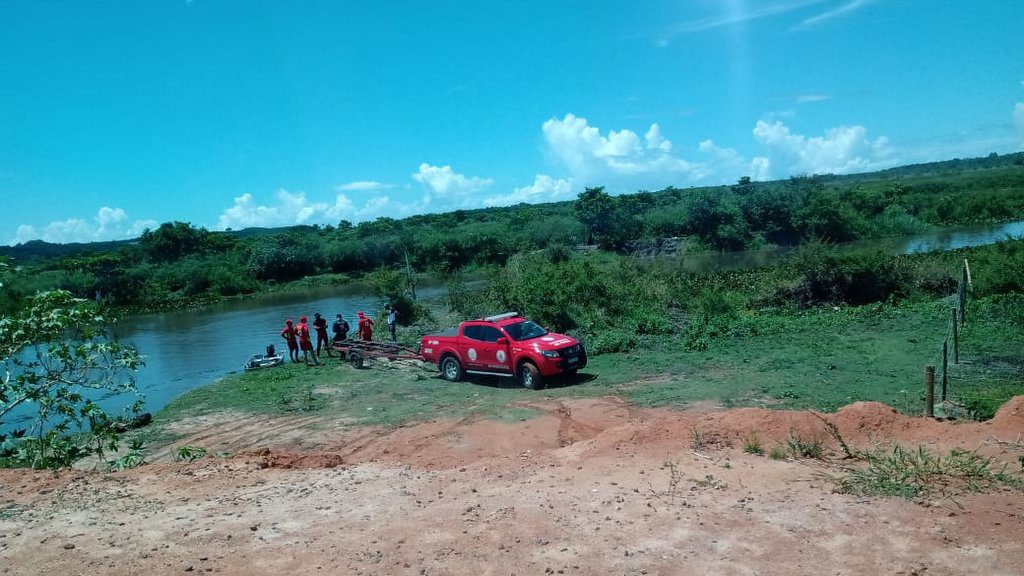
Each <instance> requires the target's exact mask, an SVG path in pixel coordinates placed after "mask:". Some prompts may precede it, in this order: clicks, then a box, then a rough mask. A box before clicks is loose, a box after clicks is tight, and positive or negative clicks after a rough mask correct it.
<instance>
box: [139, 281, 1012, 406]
mask: <svg viewBox="0 0 1024 576" xmlns="http://www.w3.org/2000/svg"><path fill="white" fill-rule="evenodd" d="M951 306H952V303H951V302H950V301H948V300H937V301H932V302H919V303H906V304H901V305H899V306H891V305H887V304H876V305H870V306H862V307H843V308H825V309H816V310H811V311H807V312H802V313H798V314H793V313H791V312H790V313H772V312H764V313H758V314H756V315H754V316H753V317H751V318H747V321H748V324H749V325H750V326H752V327H753V328H752V330H751V331H750V333H749V334H748V335H745V336H741V337H732V338H724V339H716V340H714V341H713V343H712V345H711V347H710V348H709V349H707V350H703V351H687V350H685V349H684V347H683V345H682V343H681V338H679V337H673V336H668V337H666V338H664V339H663V340H661V341H659V342H658V343H656V344H653V345H648V346H645V347H643V348H641V349H637V350H634V351H632V352H629V353H619V354H602V355H600V356H597V357H594V358H591V362H590V364H589V366H588V367H587V369H586V370H585V371H584V373H581V374H580V375H579V377H578V378H577V379H576V380H574V381H571V382H558V381H555V382H551V383H550V386H549V388H548V389H546V390H543V391H530V390H525V389H522V388H520V387H518V386H516V385H515V383H514V382H512V381H511V380H509V379H500V378H476V379H473V380H470V381H466V382H459V383H449V382H445V381H444V380H441V379H440V378H439V377H438V376H437V370H436V368H435V367H433V366H429V365H424V364H416V363H394V364H391V363H386V362H381V363H378V364H377V365H375V366H373V367H370V368H367V369H362V370H356V369H354V368H352V367H351V366H350V365H348V364H347V363H340V362H339V361H338V359H336V358H335V359H330V358H326V359H324V360H325V362H324V364H322V365H320V366H312V367H307V366H305V365H302V364H289V365H285V366H283V367H280V368H274V369H269V370H264V371H258V372H250V373H244V374H235V375H230V376H227V377H225V378H223V379H221V380H219V381H217V382H215V383H213V384H211V385H209V386H206V387H203V388H199V389H195V390H192V391H190V392H188V393H186V394H184V395H182V396H181V397H179V398H178V399H176V400H175V401H174V402H172V403H171V404H170V405H169V406H167V407H166V408H165V409H164V410H163V411H161V412H160V413H159V414H158V415H157V418H156V420H157V423H158V424H159V423H161V422H169V421H174V420H177V419H179V418H181V417H183V416H186V415H199V414H203V413H208V412H214V411H219V410H241V411H249V412H257V413H309V412H315V413H319V414H323V415H324V416H326V417H329V418H331V419H336V420H337V421H338V422H345V423H349V424H351V425H374V424H376V425H397V424H400V423H404V422H411V421H423V420H432V419H437V418H463V417H479V418H490V419H505V420H519V419H525V418H529V417H531V416H532V415H534V414H536V413H537V412H536V411H535V410H532V409H531V408H529V406H528V403H529V402H530V401H531V400H534V399H537V398H578V397H587V396H598V395H609V394H613V395H618V396H621V397H623V398H626V399H628V400H629V401H631V402H633V403H635V404H636V405H638V406H641V407H646V406H651V407H654V406H668V407H679V408H682V407H685V406H687V405H690V404H693V403H698V402H711V403H714V404H717V405H721V406H724V407H732V406H770V407H776V408H793V409H801V408H813V409H818V410H835V409H836V408H839V407H840V406H843V405H845V404H848V403H851V402H856V401H859V400H875V401H880V402H884V403H887V404H889V405H892V406H894V407H895V408H897V409H899V410H900V411H902V412H905V413H911V414H919V413H921V412H922V411H923V398H924V367H925V365H928V364H932V365H937V366H939V365H941V348H942V341H943V339H944V338H945V337H946V335H947V333H948V329H949V315H950V307H951ZM970 310H971V314H970V317H969V319H968V322H967V324H966V326H965V327H964V329H963V332H962V335H961V347H960V350H961V352H960V355H961V364H960V365H959V366H953V367H952V368H951V370H950V374H951V382H950V397H951V398H952V399H954V400H961V401H963V402H965V403H966V404H967V405H968V408H970V409H971V410H974V411H976V413H977V416H978V417H981V418H985V417H990V416H991V415H992V414H993V413H994V411H995V409H996V408H997V407H998V405H999V404H1001V403H1002V402H1003V401H1005V400H1006V399H1008V398H1009V397H1010V396H1012V395H1014V394H1022V393H1024V355H1022V354H1021V352H1020V345H1019V343H1020V342H1021V341H1024V297H1022V296H1019V295H1013V296H997V297H990V298H985V299H979V300H976V301H974V302H972V304H971V308H970Z"/></svg>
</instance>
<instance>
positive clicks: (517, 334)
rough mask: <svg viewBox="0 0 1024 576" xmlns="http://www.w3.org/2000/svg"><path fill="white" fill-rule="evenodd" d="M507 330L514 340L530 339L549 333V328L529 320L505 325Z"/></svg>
mask: <svg viewBox="0 0 1024 576" xmlns="http://www.w3.org/2000/svg"><path fill="white" fill-rule="evenodd" d="M505 332H508V335H509V337H510V338H512V339H513V340H529V339H530V338H538V337H540V336H544V335H545V334H547V333H548V331H547V330H545V329H543V328H541V327H540V326H537V325H536V324H534V323H533V322H531V321H529V320H527V321H525V322H519V323H516V324H509V325H508V326H505Z"/></svg>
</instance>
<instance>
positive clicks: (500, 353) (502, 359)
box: [496, 350, 508, 364]
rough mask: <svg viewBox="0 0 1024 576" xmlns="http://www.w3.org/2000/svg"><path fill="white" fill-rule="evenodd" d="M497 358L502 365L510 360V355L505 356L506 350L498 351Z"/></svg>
mask: <svg viewBox="0 0 1024 576" xmlns="http://www.w3.org/2000/svg"><path fill="white" fill-rule="evenodd" d="M496 357H497V358H498V362H501V363H502V364H504V363H505V361H506V360H508V354H505V351H504V350H498V353H497V354H496Z"/></svg>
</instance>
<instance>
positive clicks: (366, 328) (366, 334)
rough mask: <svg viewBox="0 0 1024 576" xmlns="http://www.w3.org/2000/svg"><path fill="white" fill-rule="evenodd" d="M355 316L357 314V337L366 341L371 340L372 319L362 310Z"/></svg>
mask: <svg viewBox="0 0 1024 576" xmlns="http://www.w3.org/2000/svg"><path fill="white" fill-rule="evenodd" d="M356 316H359V338H360V339H362V340H365V341H367V342H369V341H370V340H373V319H372V318H369V317H367V316H366V314H363V312H362V310H360V311H359V313H358V314H356Z"/></svg>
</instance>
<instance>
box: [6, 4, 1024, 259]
mask: <svg viewBox="0 0 1024 576" xmlns="http://www.w3.org/2000/svg"><path fill="white" fill-rule="evenodd" d="M1021 29H1024V2H1019V1H1016V0H1001V1H996V0H977V1H972V2H960V1H955V0H949V1H946V0H675V1H661V0H646V1H645V2H604V1H599V0H587V1H576V0H566V1H559V2H551V1H550V0H548V1H545V2H538V1H532V0H518V1H509V2H489V3H479V2H454V1H444V0H437V1H432V2H419V1H412V0H403V1H387V0H381V1H375V2H358V3H357V2H346V1H340V0H339V1H309V2H303V1H297V2H260V1H252V0H249V1H228V0H190V1H186V0H146V1H145V2H140V1H133V2H129V1H118V0H105V1H93V0H69V1H67V2H48V1H46V0H37V1H33V2H16V1H7V2H2V3H0V78H2V82H0V198H2V205H3V212H4V215H5V217H4V218H3V220H2V223H0V243H18V242H23V241H27V240H32V239H37V238H42V239H45V240H48V241H52V242H70V241H90V240H106V239H119V238H128V237H133V236H137V235H138V234H139V233H140V232H141V231H142V230H143V229H144V228H146V227H147V226H148V227H153V226H155V225H157V224H159V223H160V222H165V221H171V220H182V221H189V222H192V223H194V224H196V225H199V226H204V227H207V228H209V229H224V228H235V229H238V228H244V227H247V226H283V225H291V224H301V223H306V224H313V223H332V224H336V223H337V222H338V221H340V220H342V219H347V220H350V221H353V222H358V221H362V220H367V219H373V218H376V217H378V216H382V215H383V216H392V217H404V216H407V215H410V214H416V213H424V212H443V211H448V210H452V209H456V208H476V207H483V206H494V205H508V204H515V203H518V202H547V201H553V200H564V199H571V198H574V197H575V196H576V194H578V193H579V192H580V191H582V190H583V189H584V187H586V186H597V185H603V186H606V187H607V189H608V190H609V191H612V192H615V193H618V192H632V191H636V190H639V189H647V190H656V189H659V188H662V187H664V186H667V185H675V186H691V185H705V184H720V183H727V182H732V181H735V180H736V179H737V178H738V177H740V176H744V175H749V176H752V177H754V178H756V179H769V178H783V177H787V176H789V175H791V174H798V173H808V174H810V173H827V172H835V173H842V172H856V171H865V170H872V169H876V168H882V167H888V166H894V165H899V164H906V163H912V162H922V161H930V160H942V159H948V158H953V157H968V156H976V155H984V154H988V153H990V152H998V153H1007V152H1014V151H1019V150H1021V149H1024V42H1021V41H1020V39H1019V35H1020V30H1021Z"/></svg>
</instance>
